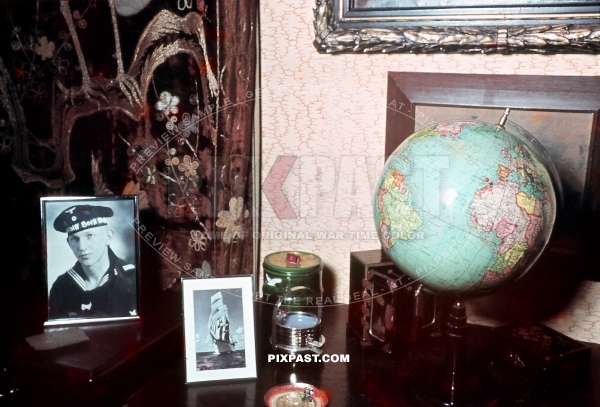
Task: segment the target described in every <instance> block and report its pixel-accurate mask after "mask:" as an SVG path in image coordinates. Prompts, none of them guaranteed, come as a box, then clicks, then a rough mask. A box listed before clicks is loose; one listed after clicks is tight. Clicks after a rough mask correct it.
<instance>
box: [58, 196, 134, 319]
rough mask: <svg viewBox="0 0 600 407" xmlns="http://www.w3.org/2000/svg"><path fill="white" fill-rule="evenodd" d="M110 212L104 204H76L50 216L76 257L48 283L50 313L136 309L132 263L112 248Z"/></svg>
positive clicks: (92, 314) (117, 313)
mask: <svg viewBox="0 0 600 407" xmlns="http://www.w3.org/2000/svg"><path fill="white" fill-rule="evenodd" d="M113 215H114V212H113V210H112V209H111V208H109V207H106V206H97V205H75V206H71V207H69V208H67V209H65V210H64V211H62V212H61V213H60V214H59V215H58V216H57V217H56V219H55V220H54V229H56V230H57V231H59V232H63V233H66V234H67V243H68V245H69V247H70V248H71V251H72V252H73V254H74V255H75V257H76V259H77V262H76V263H75V265H74V266H73V267H72V268H70V269H69V270H67V271H66V272H65V273H64V274H62V275H60V276H59V277H58V278H57V279H56V281H55V282H54V284H53V285H52V288H51V289H50V297H49V301H48V302H49V304H48V305H49V311H48V314H49V318H50V319H60V318H106V317H124V316H133V315H137V290H136V271H135V266H134V265H133V264H128V263H127V262H125V261H124V260H121V259H120V258H118V257H117V256H116V255H115V253H114V252H113V251H112V249H111V248H110V242H111V239H112V237H113V231H112V230H111V229H110V227H109V218H111V217H112V216H113Z"/></svg>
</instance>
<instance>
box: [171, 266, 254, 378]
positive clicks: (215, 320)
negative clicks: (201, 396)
mask: <svg viewBox="0 0 600 407" xmlns="http://www.w3.org/2000/svg"><path fill="white" fill-rule="evenodd" d="M182 283H183V307H184V324H185V350H186V377H187V382H195V381H208V380H230V379H241V378H252V377H256V356H255V343H254V311H253V305H252V276H238V277H219V278H212V279H184V280H182Z"/></svg>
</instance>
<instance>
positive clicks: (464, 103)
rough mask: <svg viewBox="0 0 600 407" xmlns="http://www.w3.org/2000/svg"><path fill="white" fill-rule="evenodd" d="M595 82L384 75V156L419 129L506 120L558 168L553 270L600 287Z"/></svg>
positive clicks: (599, 110) (599, 123) (598, 97)
mask: <svg viewBox="0 0 600 407" xmlns="http://www.w3.org/2000/svg"><path fill="white" fill-rule="evenodd" d="M597 89H600V77H585V76H584V77H581V76H578V77H575V76H549V75H544V76H538V75H483V74H437V73H416V72H389V73H388V89H387V115H386V136H385V155H386V156H389V155H390V154H391V153H392V152H393V151H394V150H395V149H396V147H397V146H398V145H400V144H401V143H402V141H404V140H405V139H406V138H407V137H408V136H410V135H411V134H412V133H414V132H415V131H417V130H419V129H420V128H423V127H424V126H425V125H429V124H432V123H436V122H439V121H443V120H449V119H453V120H478V121H484V122H488V123H490V124H495V123H497V122H498V120H499V119H500V117H501V116H502V112H503V111H504V110H505V109H506V108H510V109H511V113H510V115H509V116H508V120H509V121H512V122H514V123H515V124H516V125H518V126H520V127H522V128H524V129H525V130H527V131H528V132H530V133H531V134H533V135H534V136H535V137H536V138H537V139H538V141H540V143H541V144H542V145H543V146H544V148H545V149H546V150H547V151H548V154H549V155H550V158H551V159H552V161H553V163H554V165H555V166H556V167H557V171H558V174H559V176H560V181H561V183H562V187H563V193H564V208H563V210H562V213H561V216H560V218H561V221H557V225H556V226H555V237H554V238H553V242H552V247H551V250H550V251H553V252H554V253H555V254H556V256H555V258H554V260H553V263H554V264H551V265H547V267H558V265H560V267H563V268H565V267H568V268H569V269H570V270H575V271H576V272H577V274H578V275H579V276H582V277H584V278H586V279H590V280H600V275H599V274H598V272H597V271H596V270H597V267H595V266H594V264H595V262H596V260H595V259H594V256H597V253H598V251H599V250H600V240H598V238H597V233H598V232H597V231H598V230H600V210H599V208H600V148H598V146H599V145H600V94H598V92H597Z"/></svg>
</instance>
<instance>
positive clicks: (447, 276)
mask: <svg viewBox="0 0 600 407" xmlns="http://www.w3.org/2000/svg"><path fill="white" fill-rule="evenodd" d="M525 133H526V132H525ZM526 134H528V133H526ZM529 136H530V135H529ZM550 167H551V164H550V163H549V161H548V159H547V153H546V152H545V150H543V148H542V147H541V145H540V144H539V143H538V142H537V140H535V139H534V138H533V137H529V138H527V137H523V136H522V135H521V134H520V132H515V133H514V134H513V133H510V132H508V131H507V130H506V129H505V128H504V126H502V125H490V124H486V123H481V122H475V121H445V122H440V123H436V124H432V125H430V126H427V127H426V128H423V129H422V130H420V131H418V132H416V133H414V134H412V135H411V136H409V137H408V138H407V139H406V140H405V141H404V142H402V144H400V146H398V147H397V148H396V150H395V151H394V152H393V153H392V155H391V156H390V157H389V158H388V159H387V161H386V163H385V165H384V168H383V171H382V173H381V177H380V180H379V183H378V185H377V189H376V191H375V195H374V202H373V209H374V218H375V225H376V228H377V232H378V236H379V239H380V241H381V243H382V246H383V248H384V250H385V251H386V253H387V254H388V256H389V257H390V259H391V260H392V261H393V262H394V263H395V264H396V265H397V266H398V267H399V268H400V270H401V271H403V272H404V273H406V274H407V275H408V276H409V277H411V278H412V279H413V280H415V281H419V282H421V283H422V284H423V285H424V286H425V287H428V288H429V289H432V290H434V291H436V292H444V293H450V294H455V295H459V296H473V295H479V294H484V293H487V292H490V291H494V290H497V289H499V288H501V287H503V286H505V285H507V284H510V283H512V282H514V281H515V280H517V279H518V278H520V277H522V276H523V275H524V274H525V273H526V272H527V271H528V270H529V269H530V268H531V266H532V265H533V264H534V263H535V261H536V260H537V259H538V258H539V256H540V255H541V253H542V252H543V250H544V248H545V247H546V246H547V244H548V241H549V239H550V236H551V232H552V229H553V226H554V223H555V220H556V214H557V192H556V189H557V188H558V185H557V186H556V187H555V182H556V178H555V175H554V172H553V171H554V169H553V168H550Z"/></svg>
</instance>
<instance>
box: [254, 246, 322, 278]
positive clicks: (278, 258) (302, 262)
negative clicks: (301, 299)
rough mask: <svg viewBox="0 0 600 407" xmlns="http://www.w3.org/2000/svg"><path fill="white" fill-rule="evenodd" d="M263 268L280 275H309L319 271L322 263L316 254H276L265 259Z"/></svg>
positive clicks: (291, 252) (292, 252)
mask: <svg viewBox="0 0 600 407" xmlns="http://www.w3.org/2000/svg"><path fill="white" fill-rule="evenodd" d="M263 266H264V267H265V268H267V269H269V270H274V271H278V272H281V273H290V272H292V273H294V274H297V273H311V272H315V271H319V270H321V268H322V267H323V263H322V261H321V258H320V257H319V256H317V255H316V254H312V253H307V252H294V251H290V252H276V253H271V254H269V255H267V256H266V257H265V260H264V262H263Z"/></svg>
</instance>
